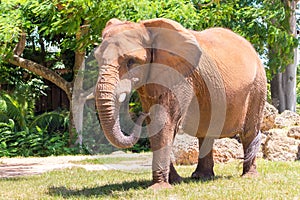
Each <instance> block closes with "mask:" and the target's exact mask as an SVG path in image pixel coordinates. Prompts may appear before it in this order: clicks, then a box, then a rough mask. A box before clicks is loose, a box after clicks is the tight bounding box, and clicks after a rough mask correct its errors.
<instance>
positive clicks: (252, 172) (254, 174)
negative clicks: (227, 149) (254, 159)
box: [242, 165, 259, 178]
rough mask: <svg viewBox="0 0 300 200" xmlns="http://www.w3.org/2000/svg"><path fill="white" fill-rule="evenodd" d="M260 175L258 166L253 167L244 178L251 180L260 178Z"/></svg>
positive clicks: (244, 174)
mask: <svg viewBox="0 0 300 200" xmlns="http://www.w3.org/2000/svg"><path fill="white" fill-rule="evenodd" d="M258 176H259V173H258V172H257V170H256V166H253V165H252V166H251V167H250V169H249V170H248V171H247V172H243V174H242V177H245V178H251V177H258Z"/></svg>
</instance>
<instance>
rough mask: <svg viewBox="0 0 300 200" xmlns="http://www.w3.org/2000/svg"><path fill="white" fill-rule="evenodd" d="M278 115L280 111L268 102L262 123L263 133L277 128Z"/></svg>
mask: <svg viewBox="0 0 300 200" xmlns="http://www.w3.org/2000/svg"><path fill="white" fill-rule="evenodd" d="M277 115H278V110H277V109H276V108H275V107H274V106H273V105H271V104H269V103H268V102H266V103H265V107H264V114H263V116H264V117H263V120H262V122H261V126H260V128H261V131H267V130H270V129H272V128H274V127H275V119H276V116H277Z"/></svg>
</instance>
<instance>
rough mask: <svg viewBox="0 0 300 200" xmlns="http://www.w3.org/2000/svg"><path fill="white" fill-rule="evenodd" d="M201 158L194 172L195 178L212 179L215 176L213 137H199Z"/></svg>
mask: <svg viewBox="0 0 300 200" xmlns="http://www.w3.org/2000/svg"><path fill="white" fill-rule="evenodd" d="M198 140H199V158H198V165H197V168H196V170H195V171H194V172H193V173H192V178H195V179H204V180H205V179H211V178H213V177H214V176H215V173H214V170H213V168H214V160H213V152H212V148H213V144H214V139H213V138H199V139H198Z"/></svg>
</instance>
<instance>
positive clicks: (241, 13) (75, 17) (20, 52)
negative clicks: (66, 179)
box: [0, 0, 297, 143]
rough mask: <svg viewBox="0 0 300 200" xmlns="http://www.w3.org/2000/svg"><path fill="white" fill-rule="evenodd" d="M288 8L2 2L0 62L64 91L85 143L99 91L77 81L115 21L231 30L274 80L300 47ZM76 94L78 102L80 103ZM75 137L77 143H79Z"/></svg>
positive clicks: (151, 0) (176, 1) (183, 2)
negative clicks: (88, 113)
mask: <svg viewBox="0 0 300 200" xmlns="http://www.w3.org/2000/svg"><path fill="white" fill-rule="evenodd" d="M199 2H200V3H199ZM284 5H285V4H283V2H282V1H280V0H273V1H266V0H256V1H250V0H233V1H227V0H222V1H217V0H216V1H210V0H201V1H198V0H193V1H190V0H163V1H159V0H120V1H118V2H117V3H116V2H115V1H114V0H106V1H97V0H86V1H82V0H45V1H38V0H31V1H29V0H15V1H9V0H2V1H1V3H0V10H1V15H0V44H1V45H0V55H1V56H0V62H2V63H3V62H4V63H10V64H12V65H10V67H12V68H13V66H20V67H22V68H24V69H27V70H29V71H31V72H33V73H35V74H37V75H39V76H41V77H42V78H44V79H47V80H49V81H51V82H53V83H54V84H56V85H57V86H58V87H60V88H61V89H62V90H63V91H64V92H65V93H66V94H67V97H68V99H69V101H70V102H71V103H70V112H71V113H70V122H71V123H70V124H71V126H70V130H72V129H73V128H74V127H75V128H76V129H77V133H78V134H79V135H80V132H81V128H82V127H81V124H82V121H83V119H82V117H81V116H82V113H83V106H82V105H84V102H85V101H86V99H87V98H89V97H91V96H92V95H91V92H92V89H87V88H83V86H82V82H83V80H82V77H80V76H78V75H80V71H81V70H83V69H84V67H85V66H84V65H83V63H84V60H85V56H86V55H87V54H89V52H91V51H92V49H93V48H94V47H95V44H99V43H100V42H101V37H100V36H101V31H102V29H103V28H104V26H105V23H106V22H107V21H108V20H109V19H110V18H113V17H117V18H119V19H121V20H130V21H140V20H143V19H150V18H157V17H166V18H170V19H173V20H176V21H178V22H179V23H181V24H182V25H183V26H185V27H186V28H190V29H194V30H203V29H205V28H208V27H213V26H222V27H227V28H231V29H232V30H234V31H235V32H237V33H239V34H241V35H242V36H244V37H246V38H247V39H248V40H249V41H250V42H251V43H252V44H253V45H254V47H255V48H256V50H257V51H258V52H259V53H260V55H266V52H267V53H268V54H267V57H268V59H266V60H267V63H266V64H267V66H268V67H267V73H268V77H269V80H271V77H274V76H275V75H276V74H277V73H279V72H281V71H283V67H282V66H286V65H287V64H289V63H291V60H292V53H291V52H293V50H294V48H295V46H296V44H297V41H296V40H295V38H294V37H293V35H291V33H290V32H289V31H290V29H287V28H286V19H288V17H287V16H289V15H288V13H289V12H282V11H283V10H284V11H286V9H285V7H284ZM57 69H60V70H61V69H64V70H66V71H68V72H69V73H67V74H61V73H60V72H59V70H57ZM75 77H79V79H76V78H75ZM75 80H76V81H78V82H76V83H75ZM74 86H76V87H74ZM74 91H76V92H75V93H76V94H78V95H79V96H76V98H74ZM79 97H80V98H79ZM72 100H73V101H72ZM74 104H76V105H75V106H74ZM78 105H81V106H78ZM72 107H75V108H76V109H78V110H77V111H76V112H78V115H74V114H73V113H72V112H73V110H72ZM73 116H74V117H75V118H73ZM75 121H76V122H75ZM70 135H71V137H72V139H71V140H70V143H72V142H71V141H73V140H74V139H76V137H75V135H72V134H70ZM73 142H74V141H73ZM79 143H80V141H79Z"/></svg>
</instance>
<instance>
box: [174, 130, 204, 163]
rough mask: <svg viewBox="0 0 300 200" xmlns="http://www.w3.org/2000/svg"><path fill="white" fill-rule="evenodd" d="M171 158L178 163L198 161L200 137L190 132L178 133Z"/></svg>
mask: <svg viewBox="0 0 300 200" xmlns="http://www.w3.org/2000/svg"><path fill="white" fill-rule="evenodd" d="M172 150H173V151H172V154H171V160H172V162H173V163H174V164H176V165H193V164H196V163H198V154H199V148H198V139H197V138H196V137H192V136H190V135H188V134H185V133H183V134H177V135H176V137H175V140H174V143H173V149H172Z"/></svg>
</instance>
